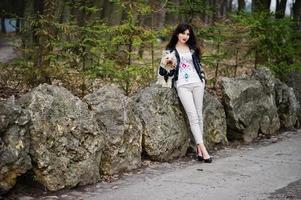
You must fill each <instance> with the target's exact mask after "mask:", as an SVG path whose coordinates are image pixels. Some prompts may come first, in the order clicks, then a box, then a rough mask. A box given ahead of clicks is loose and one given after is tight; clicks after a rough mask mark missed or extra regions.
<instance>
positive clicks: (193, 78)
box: [176, 52, 201, 87]
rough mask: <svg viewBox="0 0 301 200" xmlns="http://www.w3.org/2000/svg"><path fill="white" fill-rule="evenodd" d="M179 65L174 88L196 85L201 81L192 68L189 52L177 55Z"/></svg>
mask: <svg viewBox="0 0 301 200" xmlns="http://www.w3.org/2000/svg"><path fill="white" fill-rule="evenodd" d="M179 56H180V64H179V75H178V80H177V82H176V87H179V86H181V85H185V84H190V83H198V82H201V79H200V77H199V75H198V73H197V71H196V70H195V67H194V66H193V61H192V55H191V52H185V53H179Z"/></svg>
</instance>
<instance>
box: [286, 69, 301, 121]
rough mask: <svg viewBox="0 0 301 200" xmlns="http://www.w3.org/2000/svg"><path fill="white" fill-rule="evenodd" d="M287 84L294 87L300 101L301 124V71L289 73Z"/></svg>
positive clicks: (299, 114) (300, 117)
mask: <svg viewBox="0 0 301 200" xmlns="http://www.w3.org/2000/svg"><path fill="white" fill-rule="evenodd" d="M287 85H288V86H289V87H292V88H293V89H294V93H295V96H296V98H297V101H298V102H299V110H298V111H297V115H298V118H299V122H300V124H301V73H300V72H291V73H290V74H289V75H288V80H287Z"/></svg>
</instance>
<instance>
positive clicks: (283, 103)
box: [251, 67, 300, 128]
mask: <svg viewBox="0 0 301 200" xmlns="http://www.w3.org/2000/svg"><path fill="white" fill-rule="evenodd" d="M251 77H252V78H253V79H256V80H259V81H260V83H261V85H262V86H263V92H264V93H265V94H266V95H272V96H273V97H274V98H275V103H276V106H277V110H278V115H279V119H280V123H281V127H283V128H292V127H294V125H295V124H296V122H297V120H298V118H297V113H298V110H300V105H299V103H298V101H297V99H296V97H295V94H294V91H293V89H292V88H289V87H288V86H287V85H286V84H285V83H283V82H281V81H280V80H279V79H276V78H275V77H274V76H273V75H272V72H271V71H270V70H269V69H268V68H265V67H262V68H260V69H257V70H253V73H252V76H251Z"/></svg>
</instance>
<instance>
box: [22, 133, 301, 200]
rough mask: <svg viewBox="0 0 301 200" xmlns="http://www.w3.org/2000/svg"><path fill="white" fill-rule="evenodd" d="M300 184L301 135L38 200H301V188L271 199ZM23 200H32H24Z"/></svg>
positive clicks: (164, 165) (151, 168) (141, 171)
mask: <svg viewBox="0 0 301 200" xmlns="http://www.w3.org/2000/svg"><path fill="white" fill-rule="evenodd" d="M300 180H301V130H298V131H297V132H286V133H283V134H281V135H279V136H276V137H273V138H271V139H266V140H263V141H261V142H260V143H259V144H253V145H248V146H242V147H240V148H235V149H233V148H226V149H224V150H221V151H218V152H217V153H216V154H215V155H214V162H213V163H211V164H205V163H199V162H197V161H195V160H191V159H188V160H187V159H186V160H180V161H175V162H172V163H157V164H155V165H154V166H149V167H147V168H145V169H139V170H137V171H136V172H134V173H129V174H125V175H124V176H122V177H121V178H119V179H118V180H116V181H113V182H111V183H98V184H96V185H93V186H87V187H84V188H81V189H76V190H66V191H60V192H58V193H53V194H51V195H50V194H48V196H47V195H46V196H43V197H39V198H36V199H85V200H100V199H103V200H169V199H170V200H171V199H172V200H175V199H180V200H257V199H260V200H261V199H270V198H271V199H300V198H301V194H300V192H301V191H300V189H299V191H297V194H296V192H295V193H294V191H296V189H294V191H293V194H290V198H286V197H287V196H286V197H285V196H282V197H281V198H276V197H275V196H274V198H272V197H271V194H272V193H275V191H276V192H277V191H282V190H286V189H285V188H289V187H290V185H294V186H295V188H300V186H301V181H300ZM290 183H291V184H290ZM289 184H290V185H289ZM296 184H297V185H296ZM298 184H299V185H298ZM288 185H289V186H288ZM287 186H288V187H287ZM281 188H282V190H281ZM283 188H284V189H283ZM279 189H280V190H279ZM278 197H279V195H278ZM19 199H20V200H25V199H26V200H28V199H33V198H31V197H29V196H23V197H20V198H19Z"/></svg>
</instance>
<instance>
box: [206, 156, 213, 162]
mask: <svg viewBox="0 0 301 200" xmlns="http://www.w3.org/2000/svg"><path fill="white" fill-rule="evenodd" d="M204 163H212V158H211V157H210V158H207V159H204Z"/></svg>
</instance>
